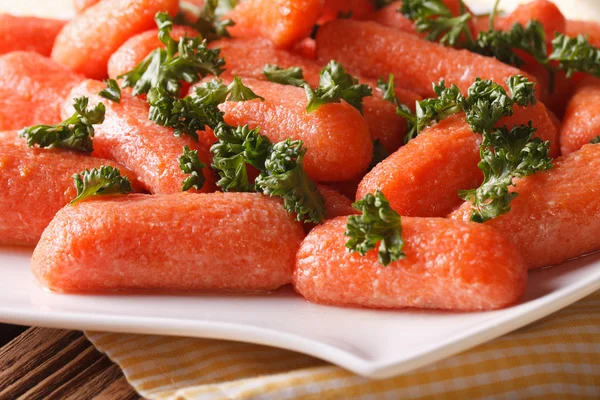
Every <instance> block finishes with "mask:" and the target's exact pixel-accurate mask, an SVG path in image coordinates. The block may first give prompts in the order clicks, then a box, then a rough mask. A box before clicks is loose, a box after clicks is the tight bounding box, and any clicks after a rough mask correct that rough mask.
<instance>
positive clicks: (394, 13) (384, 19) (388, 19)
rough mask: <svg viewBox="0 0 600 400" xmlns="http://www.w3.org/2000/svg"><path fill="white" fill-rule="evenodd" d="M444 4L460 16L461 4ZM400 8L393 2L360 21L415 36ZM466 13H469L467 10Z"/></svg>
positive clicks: (455, 0)
mask: <svg viewBox="0 0 600 400" xmlns="http://www.w3.org/2000/svg"><path fill="white" fill-rule="evenodd" d="M444 4H445V5H446V7H448V9H449V10H450V12H451V13H452V15H455V16H458V15H460V14H461V4H460V1H459V0H444ZM401 7H402V1H395V2H393V3H390V4H388V5H387V6H385V7H383V8H381V9H379V10H376V11H374V12H372V13H371V14H369V15H367V16H365V17H364V18H362V19H364V20H369V21H374V22H377V23H378V24H381V25H384V26H388V27H390V28H395V29H398V30H400V31H403V32H406V33H413V34H417V28H416V27H415V23H414V22H413V21H411V20H410V19H408V18H406V17H405V16H404V14H402V13H401V12H399V10H400V8H401ZM466 11H467V12H470V11H469V10H468V9H467V10H466ZM358 19H361V18H358ZM473 31H475V29H473Z"/></svg>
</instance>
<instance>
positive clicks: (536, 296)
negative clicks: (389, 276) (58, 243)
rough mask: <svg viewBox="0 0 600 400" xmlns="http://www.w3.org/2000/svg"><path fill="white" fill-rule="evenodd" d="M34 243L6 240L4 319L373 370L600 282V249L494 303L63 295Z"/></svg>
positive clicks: (540, 310)
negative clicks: (45, 284) (425, 305)
mask: <svg viewBox="0 0 600 400" xmlns="http://www.w3.org/2000/svg"><path fill="white" fill-rule="evenodd" d="M30 254H31V253H30V251H29V250H22V249H7V248H0V321H1V322H8V323H15V324H24V325H39V326H48V327H55V328H69V329H89V330H100V331H114V332H128V333H146V334H163V335H178V336H196V337H206V338H219V339H230V340H237V341H246V342H252V343H259V344H265V345H269V346H276V347H282V348H286V349H290V350H296V351H299V352H302V353H306V354H310V355H313V356H315V357H318V358H321V359H324V360H327V361H330V362H332V363H334V364H337V365H339V366H341V367H344V368H346V369H349V370H351V371H353V372H355V373H357V374H360V375H363V376H366V377H370V378H386V377H390V376H393V375H397V374H400V373H403V372H407V371H409V370H413V369H415V368H418V367H420V366H423V365H425V364H428V363H431V362H434V361H437V360H439V359H442V358H444V357H448V356H450V355H452V354H456V353H458V352H460V351H463V350H466V349H468V348H471V347H473V346H476V345H478V344H480V343H483V342H485V341H488V340H490V339H493V338H495V337H498V336H500V335H503V334H505V333H507V332H510V331H512V330H514V329H517V328H519V327H521V326H523V325H526V324H528V323H530V322H532V321H535V320H537V319H539V318H542V317H544V316H546V315H548V314H550V313H552V312H555V311H557V310H559V309H561V308H563V307H566V306H567V305H569V304H571V303H573V302H575V301H577V300H579V299H580V298H582V297H584V296H586V295H588V294H590V293H593V292H594V291H596V290H598V289H600V253H597V254H594V255H591V256H588V257H585V258H580V259H578V260H574V261H571V262H569V263H567V264H565V265H561V266H559V267H554V268H549V269H545V270H539V271H533V272H531V273H530V279H529V285H528V289H527V294H526V295H525V297H524V299H523V301H522V303H521V304H519V305H517V306H514V307H511V308H508V309H505V310H499V311H493V312H487V313H451V312H436V311H420V310H399V311H379V310H362V309H349V308H336V307H327V306H319V305H314V304H309V303H307V302H305V301H304V300H303V299H302V298H301V297H300V296H298V295H296V294H295V293H293V291H292V290H291V289H289V288H286V289H283V290H280V291H278V292H276V293H273V294H266V295H240V294H223V293H200V294H196V295H191V294H184V295H173V294H170V295H158V294H154V295H139V294H138V295H106V296H96V295H94V296H90V295H64V294H55V293H50V292H47V291H44V290H42V289H40V288H39V287H38V286H37V285H36V284H35V282H34V281H33V276H32V275H31V273H30V271H29V256H30Z"/></svg>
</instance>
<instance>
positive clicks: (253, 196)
mask: <svg viewBox="0 0 600 400" xmlns="http://www.w3.org/2000/svg"><path fill="white" fill-rule="evenodd" d="M303 237H304V233H303V232H302V228H301V226H300V224H298V223H297V222H294V221H293V217H291V216H290V215H289V214H288V213H287V212H286V211H285V210H284V209H283V207H281V205H280V203H279V202H278V201H277V200H274V199H271V198H268V197H266V196H264V195H262V194H257V193H210V194H188V193H179V194H171V195H127V196H119V197H114V198H112V199H109V200H103V199H92V200H88V201H84V202H81V203H78V204H76V205H75V206H73V207H65V208H63V209H62V210H60V211H59V212H58V214H56V216H55V217H54V219H53V220H52V222H51V223H50V225H49V226H48V228H47V229H46V230H45V231H44V234H43V235H42V239H41V240H40V242H39V244H38V246H37V247H36V249H35V251H34V253H33V258H32V261H31V265H32V270H33V273H34V275H35V277H36V278H37V280H38V281H39V282H40V283H41V284H42V285H44V286H45V287H47V288H49V289H51V290H55V291H61V292H107V291H114V290H124V289H131V290H152V289H159V290H160V289H167V290H202V289H220V290H243V291H257V290H260V291H263V290H275V289H277V288H279V287H280V286H283V285H285V284H287V283H289V282H290V280H291V274H292V270H293V267H294V258H295V255H296V251H297V250H298V247H299V245H300V242H301V240H302V238H303Z"/></svg>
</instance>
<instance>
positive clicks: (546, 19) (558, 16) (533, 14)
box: [495, 0, 566, 42]
mask: <svg viewBox="0 0 600 400" xmlns="http://www.w3.org/2000/svg"><path fill="white" fill-rule="evenodd" d="M532 20H537V21H539V22H541V23H542V25H543V26H544V31H545V32H546V40H548V42H551V41H552V39H554V34H555V33H557V32H564V31H565V27H566V19H565V16H564V15H563V13H562V12H561V11H560V9H559V8H558V6H557V5H556V4H554V3H553V2H551V1H548V0H534V1H531V2H529V3H525V4H520V5H519V6H518V7H517V8H515V10H514V11H513V12H512V13H510V14H509V15H507V16H505V17H500V18H498V19H497V21H496V24H495V28H496V29H501V30H506V31H507V30H509V29H511V28H512V27H513V25H514V24H516V23H520V24H521V25H523V26H524V25H526V24H527V23H528V22H529V21H532Z"/></svg>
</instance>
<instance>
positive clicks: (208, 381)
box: [86, 292, 600, 400]
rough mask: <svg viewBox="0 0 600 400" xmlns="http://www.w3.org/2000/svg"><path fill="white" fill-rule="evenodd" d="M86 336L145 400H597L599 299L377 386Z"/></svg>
mask: <svg viewBox="0 0 600 400" xmlns="http://www.w3.org/2000/svg"><path fill="white" fill-rule="evenodd" d="M86 334H87V336H88V338H89V339H90V340H91V341H92V343H93V344H94V345H95V346H96V347H97V348H98V349H99V350H100V351H102V352H105V353H106V354H107V355H108V356H109V357H110V358H111V359H112V360H113V361H114V362H116V363H117V364H119V366H120V367H121V368H122V369H123V372H124V373H125V376H126V377H127V379H128V380H129V382H130V383H131V385H132V386H133V387H134V388H135V389H136V390H137V391H138V392H139V393H140V395H142V396H144V397H146V398H149V399H161V400H162V399H165V400H166V399H169V400H171V399H186V400H187V399H198V400H200V399H202V400H204V399H207V400H208V399H210V400H230V399H243V400H247V399H261V400H263V399H264V400H271V399H273V400H275V399H277V400H280V399H294V400H300V399H436V400H437V399H444V398H449V399H516V398H518V399H543V400H552V399H561V400H563V399H586V398H589V399H599V398H600V292H596V293H595V294H593V295H591V296H589V297H587V298H585V299H583V300H581V301H579V302H577V303H575V304H573V305H571V306H570V307H567V308H565V309H563V310H561V311H559V312H557V313H555V314H552V315H551V316H549V317H546V318H544V319H541V320H539V321H537V322H535V323H533V324H531V325H529V326H527V327H524V328H521V329H519V330H517V331H515V332H513V333H510V334H508V335H506V336H503V337H501V338H498V339H496V340H493V341H491V342H489V343H486V344H483V345H480V346H478V347H476V348H474V349H471V350H469V351H466V352H463V353H461V354H458V355H456V356H453V357H450V358H448V359H445V360H442V361H439V362H436V363H434V364H431V365H429V366H427V367H424V368H421V369H419V370H417V371H414V372H411V373H408V374H405V375H401V376H398V377H395V378H390V379H385V380H369V379H366V378H362V377H360V376H357V375H355V374H353V373H351V372H348V371H346V370H344V369H342V368H339V367H336V366H333V365H331V364H328V363H326V362H324V361H321V360H318V359H316V358H313V357H310V356H306V355H303V354H299V353H294V352H291V351H286V350H281V349H276V348H271V347H266V346H260V345H254V344H247V343H238V342H229V341H223V340H210V339H194V338H183V337H166V336H148V335H130V334H122V333H100V332H87V333H86Z"/></svg>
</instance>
